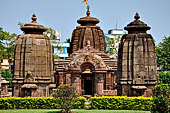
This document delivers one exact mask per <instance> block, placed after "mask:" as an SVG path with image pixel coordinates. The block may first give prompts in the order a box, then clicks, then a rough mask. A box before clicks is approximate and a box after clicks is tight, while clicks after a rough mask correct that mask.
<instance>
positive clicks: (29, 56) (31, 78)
mask: <svg viewBox="0 0 170 113" xmlns="http://www.w3.org/2000/svg"><path fill="white" fill-rule="evenodd" d="M36 20H37V18H36V16H35V14H33V17H32V22H31V23H28V24H25V25H24V26H23V27H21V30H22V31H24V34H22V35H19V36H18V38H17V41H16V47H15V56H14V57H15V58H14V59H15V60H14V77H13V85H14V88H13V96H16V97H18V96H19V97H23V96H33V97H34V96H38V97H39V96H44V97H47V96H50V95H49V94H50V89H51V87H53V83H54V75H53V58H52V46H51V43H50V39H49V37H47V36H44V35H43V32H44V31H46V28H45V27H43V26H42V25H40V24H38V23H37V22H36ZM54 85H55V84H54Z"/></svg>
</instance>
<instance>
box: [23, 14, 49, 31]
mask: <svg viewBox="0 0 170 113" xmlns="http://www.w3.org/2000/svg"><path fill="white" fill-rule="evenodd" d="M31 19H32V22H31V23H28V24H25V25H24V26H23V27H21V30H22V31H24V33H25V34H30V33H33V34H42V33H43V32H45V31H46V30H47V29H46V28H45V27H44V26H42V25H40V24H38V23H37V17H36V15H35V13H34V14H33V15H32V18H31Z"/></svg>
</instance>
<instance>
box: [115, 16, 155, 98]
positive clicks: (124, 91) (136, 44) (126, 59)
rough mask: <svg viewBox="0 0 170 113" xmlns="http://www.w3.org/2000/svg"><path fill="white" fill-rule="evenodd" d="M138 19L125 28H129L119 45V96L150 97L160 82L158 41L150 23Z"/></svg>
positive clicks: (136, 17) (137, 17)
mask: <svg viewBox="0 0 170 113" xmlns="http://www.w3.org/2000/svg"><path fill="white" fill-rule="evenodd" d="M134 18H135V20H134V21H133V22H131V23H130V24H128V25H127V27H125V28H124V29H125V30H127V31H128V34H125V35H124V36H123V37H122V39H121V42H120V44H119V50H118V75H117V83H118V85H119V89H118V95H122V96H151V95H152V90H151V88H152V87H153V86H154V85H155V84H156V82H157V64H156V53H155V43H154V39H153V37H152V35H151V34H147V32H146V31H147V30H149V29H150V27H149V26H147V24H145V23H144V22H142V21H140V20H139V18H140V16H139V14H138V13H136V15H135V17H134Z"/></svg>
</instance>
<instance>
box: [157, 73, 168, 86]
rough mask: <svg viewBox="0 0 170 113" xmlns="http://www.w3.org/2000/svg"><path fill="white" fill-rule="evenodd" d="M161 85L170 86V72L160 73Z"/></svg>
mask: <svg viewBox="0 0 170 113" xmlns="http://www.w3.org/2000/svg"><path fill="white" fill-rule="evenodd" d="M158 74H159V80H160V83H161V84H170V71H164V72H158Z"/></svg>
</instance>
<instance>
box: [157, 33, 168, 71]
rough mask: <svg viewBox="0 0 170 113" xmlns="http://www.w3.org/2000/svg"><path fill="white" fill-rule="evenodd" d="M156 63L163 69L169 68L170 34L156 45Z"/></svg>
mask: <svg viewBox="0 0 170 113" xmlns="http://www.w3.org/2000/svg"><path fill="white" fill-rule="evenodd" d="M156 54H157V65H158V67H160V68H161V69H163V70H166V71H168V70H170V36H169V37H164V39H163V42H160V43H159V44H158V46H156Z"/></svg>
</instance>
